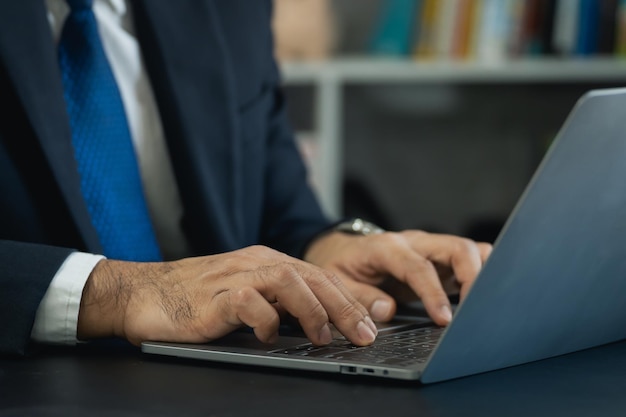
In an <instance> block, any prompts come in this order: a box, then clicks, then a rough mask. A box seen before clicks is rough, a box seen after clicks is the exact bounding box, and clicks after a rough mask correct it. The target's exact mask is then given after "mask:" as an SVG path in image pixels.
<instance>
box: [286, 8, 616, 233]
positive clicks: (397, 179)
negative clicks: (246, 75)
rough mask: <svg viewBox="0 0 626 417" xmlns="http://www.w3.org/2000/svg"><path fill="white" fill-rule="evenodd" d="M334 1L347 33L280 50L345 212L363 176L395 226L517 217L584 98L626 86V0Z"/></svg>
mask: <svg viewBox="0 0 626 417" xmlns="http://www.w3.org/2000/svg"><path fill="white" fill-rule="evenodd" d="M283 1H285V2H287V1H289V0H283ZM334 4H335V6H340V7H338V9H341V7H343V10H344V12H343V17H341V16H338V20H339V27H338V29H337V32H338V33H339V38H342V37H343V38H344V45H339V46H338V47H336V48H335V50H334V51H333V53H329V54H328V55H327V56H326V59H320V58H319V56H318V57H315V59H313V60H307V59H306V57H304V58H301V57H294V58H293V59H290V58H289V57H282V58H281V70H282V75H283V81H284V84H285V89H286V91H287V93H288V97H289V96H291V95H293V96H295V97H296V98H297V97H298V96H302V94H301V92H303V91H306V94H304V96H305V97H306V98H307V100H308V106H307V105H304V106H302V105H301V106H300V108H299V109H296V112H298V113H308V117H309V119H310V121H309V122H306V123H301V124H303V125H304V126H299V124H298V123H294V124H295V125H296V126H295V127H296V130H297V131H302V132H301V134H299V136H300V137H301V138H302V141H303V143H305V145H304V149H305V153H306V155H307V156H308V157H309V162H310V166H311V173H312V182H313V183H314V185H315V187H316V190H317V192H318V194H319V196H320V200H321V202H322V205H323V207H324V208H325V210H326V212H327V213H328V214H330V215H331V216H333V217H339V216H343V215H346V214H347V215H352V214H355V213H351V212H348V213H346V202H345V201H343V200H344V197H345V196H346V190H345V184H346V180H349V179H350V178H352V177H354V176H357V177H359V178H358V180H359V181H360V182H361V183H362V184H363V185H364V188H366V189H367V190H368V192H371V193H372V194H373V196H374V199H375V200H377V202H378V203H380V205H381V206H382V209H383V211H386V212H387V213H388V217H389V218H392V219H400V220H398V221H397V222H396V223H395V224H391V225H390V226H389V227H390V228H396V227H397V228H406V227H413V226H416V227H420V228H421V227H422V226H424V228H426V227H427V226H429V225H434V228H433V229H439V231H442V232H452V233H463V230H464V228H465V225H466V224H467V223H468V218H469V217H472V218H478V219H479V220H480V219H481V216H482V217H488V216H490V215H493V216H492V217H496V218H499V217H506V215H508V210H509V209H511V208H512V206H513V204H514V203H515V201H516V200H517V197H518V196H519V194H521V192H522V191H523V188H524V187H525V184H526V182H527V180H528V179H529V178H530V175H531V174H532V172H534V168H535V167H536V164H537V163H538V161H539V160H540V158H541V156H542V154H543V152H544V151H545V149H546V143H548V142H549V140H550V138H551V137H552V135H554V134H556V131H557V130H558V128H559V127H560V125H561V123H562V122H563V121H564V119H565V117H566V115H567V113H568V112H569V110H570V109H571V107H572V106H573V105H574V103H575V101H576V99H577V98H578V97H580V95H581V94H582V93H584V92H585V91H588V90H589V89H593V88H613V87H623V86H626V0H367V1H365V0H335V3H334ZM355 7H358V10H357V9H355ZM393 8H395V10H392V9H393ZM402 10H403V11H404V12H403V11H402ZM368 13H369V16H368V15H367V14H368ZM357 16H358V18H359V19H360V21H359V22H357V23H354V22H347V23H346V19H355V18H356V17H357ZM407 17H409V18H407ZM394 19H395V20H394ZM398 19H400V20H398ZM342 21H343V27H345V29H343V33H341V32H342V26H341V25H342ZM295 101H296V102H297V101H298V100H295ZM296 107H298V106H296ZM297 116H299V117H300V118H302V114H298V115H297ZM476 147H478V150H476V149H474V148H476ZM472 161H473V162H472ZM441 166H446V169H444V170H441ZM433 172H436V173H437V174H436V177H437V178H436V180H434V179H433V178H432V176H433ZM347 177H350V178H347ZM423 195H426V196H429V198H425V197H422V196H423ZM430 197H432V198H430ZM431 200H432V201H431ZM459 201H462V202H463V203H462V204H460V205H459V204H458V203H459ZM357 214H358V213H357ZM483 214H484V216H483ZM414 218H415V219H425V220H424V221H425V222H426V224H410V221H411V219H414ZM428 222H430V223H428ZM437 222H439V223H437ZM442 224H443V225H444V226H441V225H442ZM448 226H450V227H448Z"/></svg>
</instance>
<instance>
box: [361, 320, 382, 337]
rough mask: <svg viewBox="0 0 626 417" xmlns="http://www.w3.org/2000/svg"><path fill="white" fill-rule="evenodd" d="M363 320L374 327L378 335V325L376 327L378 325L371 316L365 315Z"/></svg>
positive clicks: (373, 329) (371, 327) (375, 334)
mask: <svg viewBox="0 0 626 417" xmlns="http://www.w3.org/2000/svg"><path fill="white" fill-rule="evenodd" d="M363 321H364V322H365V324H367V325H368V326H369V328H370V329H372V331H373V332H374V336H377V335H378V327H376V325H375V324H374V322H373V321H372V319H371V318H370V316H365V318H364V319H363Z"/></svg>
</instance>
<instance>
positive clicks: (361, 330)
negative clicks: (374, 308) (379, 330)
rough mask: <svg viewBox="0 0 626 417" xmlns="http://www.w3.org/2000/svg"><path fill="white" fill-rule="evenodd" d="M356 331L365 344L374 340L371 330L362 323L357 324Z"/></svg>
mask: <svg viewBox="0 0 626 417" xmlns="http://www.w3.org/2000/svg"><path fill="white" fill-rule="evenodd" d="M356 331H357V333H358V334H359V337H360V338H361V340H362V341H363V342H365V343H372V342H373V341H374V340H375V339H376V335H375V334H374V332H373V331H372V329H370V328H369V326H368V325H367V324H365V323H364V322H363V321H360V322H359V324H357V325H356Z"/></svg>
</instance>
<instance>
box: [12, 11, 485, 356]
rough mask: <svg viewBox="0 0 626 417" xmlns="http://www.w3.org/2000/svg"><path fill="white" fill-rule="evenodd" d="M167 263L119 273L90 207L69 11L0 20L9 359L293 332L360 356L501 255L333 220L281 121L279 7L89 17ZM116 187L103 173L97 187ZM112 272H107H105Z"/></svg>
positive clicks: (439, 318)
mask: <svg viewBox="0 0 626 417" xmlns="http://www.w3.org/2000/svg"><path fill="white" fill-rule="evenodd" d="M93 12H94V14H95V17H96V20H97V22H98V28H99V31H100V34H101V37H102V43H103V44H104V49H105V51H106V55H107V57H108V60H109V61H110V63H111V67H112V70H113V73H114V74H115V78H116V79H117V82H118V84H119V89H120V93H121V97H122V100H123V104H124V107H125V109H126V114H127V118H128V125H129V130H130V133H131V136H132V140H133V144H134V148H135V150H136V153H137V158H138V164H139V170H140V172H141V179H142V183H143V191H144V194H145V197H146V201H147V205H148V208H149V213H150V217H151V219H152V223H153V225H154V231H155V234H156V238H157V240H158V245H159V248H160V252H161V254H162V261H159V262H135V261H128V260H125V259H124V257H119V259H115V257H110V256H107V253H106V251H105V250H104V249H103V244H102V241H101V239H100V236H99V234H98V232H97V230H96V228H95V227H94V222H93V221H92V220H93V219H92V218H91V213H90V211H89V209H88V207H87V204H86V202H85V199H84V198H83V195H82V193H81V176H80V173H79V170H78V169H77V162H76V159H75V154H74V149H73V147H72V139H71V138H72V129H71V127H70V126H71V124H70V120H69V117H68V111H67V107H66V102H65V100H64V86H63V82H62V76H61V73H60V70H59V62H58V58H57V52H56V49H57V44H58V43H59V38H60V32H61V28H62V26H63V22H64V20H65V19H66V17H67V15H68V13H69V8H68V5H67V4H66V3H65V1H64V0H46V1H42V0H21V1H16V2H7V3H6V4H3V5H2V12H1V13H0V92H1V93H0V109H1V110H2V112H1V113H0V193H1V194H2V203H1V204H0V265H1V268H0V321H1V323H2V326H3V332H2V333H1V334H0V352H3V353H23V352H25V351H26V350H27V347H28V345H29V343H30V342H31V341H33V340H34V341H38V342H44V343H65V344H71V343H75V342H76V341H77V340H89V339H94V338H99V337H114V336H116V337H121V338H125V339H127V340H129V341H131V342H132V343H135V344H139V343H140V342H141V341H143V340H150V339H151V340H168V341H186V342H203V341H208V340H212V339H216V338H219V337H221V336H223V335H225V334H227V333H229V332H231V331H232V330H234V329H236V328H238V327H241V326H243V325H247V326H250V327H251V328H253V329H254V332H255V334H256V335H257V337H258V338H259V339H260V340H262V341H265V342H271V341H272V340H273V339H275V337H276V335H277V331H278V325H279V322H280V317H281V314H284V313H288V314H290V315H292V316H294V317H296V318H297V319H298V320H299V322H300V324H301V325H302V327H303V329H304V331H305V332H306V334H307V336H308V337H309V338H310V339H311V340H312V341H313V342H314V343H317V344H326V343H329V342H330V337H331V334H330V331H329V323H333V324H334V325H335V326H336V327H337V328H338V329H339V330H340V331H341V332H342V333H343V334H345V335H346V337H347V338H349V339H350V340H351V341H353V342H354V343H356V344H359V345H365V344H369V343H371V342H372V341H373V340H374V339H375V337H376V328H375V326H374V324H373V320H389V319H390V318H391V317H392V316H393V314H394V312H395V302H394V299H393V298H392V297H391V296H390V295H389V294H387V293H385V292H383V291H382V290H381V289H380V288H378V287H377V285H379V284H381V283H382V282H383V281H384V280H385V279H386V277H387V276H394V277H396V279H397V280H398V281H399V282H401V283H403V284H406V286H407V288H410V289H411V290H412V291H414V292H415V293H416V294H417V295H418V296H419V297H421V299H422V300H423V302H424V304H425V306H426V309H427V311H428V312H429V314H430V315H431V317H432V318H433V319H434V320H435V321H436V322H437V323H439V324H442V325H445V324H446V323H447V322H448V321H449V320H450V318H451V313H450V306H449V301H448V298H447V296H446V294H445V292H444V291H443V288H442V283H441V278H442V277H441V276H440V275H439V274H438V273H439V271H441V270H442V267H443V268H444V269H448V270H449V271H450V272H452V273H453V275H454V276H455V277H456V279H457V281H458V283H460V285H461V295H462V296H463V295H464V294H465V293H466V292H467V290H468V288H469V286H470V285H471V283H472V282H473V280H474V278H475V277H476V275H477V273H478V271H479V269H480V267H481V265H482V262H483V261H484V260H485V258H486V257H487V256H488V253H489V251H490V247H489V245H486V244H481V243H475V242H472V241H469V240H467V239H462V238H459V237H455V236H446V235H432V234H428V233H425V232H421V231H404V232H399V233H391V232H386V233H375V234H370V235H363V234H359V235H357V234H347V233H344V232H343V231H340V230H336V229H334V228H333V224H332V223H331V222H330V221H329V220H328V219H327V218H325V217H324V215H323V214H322V212H321V210H320V208H319V206H318V204H317V202H316V200H315V198H314V195H313V193H312V192H311V190H310V189H309V187H308V185H307V181H306V172H305V168H304V165H303V163H302V161H301V159H300V156H299V154H298V151H297V149H296V147H295V145H294V142H293V139H292V134H291V131H290V129H289V127H288V124H287V122H286V117H285V109H284V102H283V98H282V96H281V91H280V88H279V83H280V80H279V76H278V72H277V70H276V65H275V62H274V60H273V56H272V39H271V31H270V19H271V2H270V1H269V0H178V1H168V0H128V1H124V0H95V1H94V4H93ZM102 175H107V172H102ZM102 254H104V256H102Z"/></svg>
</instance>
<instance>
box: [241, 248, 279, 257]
mask: <svg viewBox="0 0 626 417" xmlns="http://www.w3.org/2000/svg"><path fill="white" fill-rule="evenodd" d="M247 249H248V252H249V253H250V254H251V255H253V256H259V257H270V256H275V255H276V253H277V252H276V251H275V250H274V249H271V248H268V247H267V246H263V245H254V246H250V247H248V248H247Z"/></svg>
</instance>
